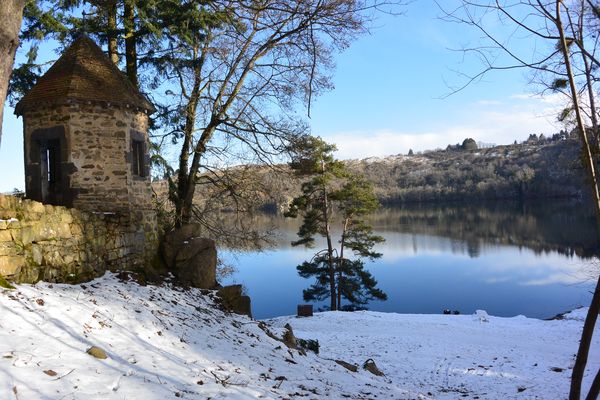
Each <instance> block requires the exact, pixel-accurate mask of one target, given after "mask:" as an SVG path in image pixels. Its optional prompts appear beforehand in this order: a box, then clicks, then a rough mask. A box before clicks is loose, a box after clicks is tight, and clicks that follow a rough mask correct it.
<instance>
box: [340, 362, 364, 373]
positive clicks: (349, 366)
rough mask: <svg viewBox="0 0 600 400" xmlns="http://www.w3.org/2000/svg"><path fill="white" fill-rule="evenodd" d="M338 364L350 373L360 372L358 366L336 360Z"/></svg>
mask: <svg viewBox="0 0 600 400" xmlns="http://www.w3.org/2000/svg"><path fill="white" fill-rule="evenodd" d="M335 362H336V363H338V364H339V365H341V366H342V367H344V368H346V369H347V370H348V371H352V372H358V366H357V365H354V364H350V363H349V362H346V361H343V360H335Z"/></svg>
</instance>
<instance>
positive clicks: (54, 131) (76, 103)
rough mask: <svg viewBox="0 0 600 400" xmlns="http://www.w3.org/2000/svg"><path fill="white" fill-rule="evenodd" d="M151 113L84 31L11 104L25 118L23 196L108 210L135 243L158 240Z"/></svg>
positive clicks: (90, 210) (87, 208) (63, 204)
mask: <svg viewBox="0 0 600 400" xmlns="http://www.w3.org/2000/svg"><path fill="white" fill-rule="evenodd" d="M154 111H155V109H154V107H153V106H152V104H151V103H150V102H149V101H148V100H147V99H146V98H145V97H144V96H143V95H142V94H141V93H140V92H139V90H138V89H137V88H136V87H134V85H132V84H131V82H130V81H129V80H128V79H127V77H126V76H125V75H124V74H123V73H122V72H121V71H120V70H119V69H118V68H117V67H116V66H115V65H114V64H113V63H112V62H111V61H110V59H109V58H108V57H107V56H106V55H105V54H104V53H103V51H102V50H101V49H100V48H99V47H98V46H97V45H96V44H95V43H94V42H93V41H92V40H91V39H90V38H88V37H87V36H85V35H81V36H80V37H79V38H77V39H76V40H75V41H74V42H73V43H72V44H71V46H70V47H69V48H68V49H67V50H66V51H65V53H64V54H63V55H62V56H61V57H60V58H59V59H58V60H57V61H56V62H55V63H54V65H52V67H50V69H49V70H48V71H47V72H46V74H44V76H42V77H41V78H40V79H39V80H38V82H37V83H36V85H35V86H34V87H33V88H32V89H31V90H30V91H29V92H28V93H27V94H26V95H25V96H24V97H23V98H22V99H21V101H20V102H19V103H18V104H17V106H16V107H15V114H16V115H18V116H22V117H23V136H24V150H25V177H26V183H25V189H26V196H27V197H28V198H30V199H32V200H37V201H40V202H42V203H45V204H53V205H61V206H66V207H73V208H77V209H80V210H83V211H88V212H94V213H100V214H104V215H113V216H114V219H115V221H117V222H118V224H120V225H121V226H122V227H124V228H126V229H129V230H130V231H131V234H132V235H133V237H132V242H134V243H135V242H137V243H139V241H140V240H141V241H143V238H142V237H141V235H146V239H148V235H150V236H151V237H152V238H154V239H155V237H156V214H155V212H154V211H153V207H152V189H151V186H150V159H149V156H148V147H149V140H148V133H147V130H148V116H149V115H150V114H152V113H153V112H154ZM134 237H135V238H134ZM146 241H147V240H146Z"/></svg>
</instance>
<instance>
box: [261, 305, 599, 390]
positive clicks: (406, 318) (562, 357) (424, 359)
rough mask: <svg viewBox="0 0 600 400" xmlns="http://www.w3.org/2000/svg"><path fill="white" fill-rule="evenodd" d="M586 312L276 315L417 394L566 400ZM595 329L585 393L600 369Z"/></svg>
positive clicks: (327, 354)
mask: <svg viewBox="0 0 600 400" xmlns="http://www.w3.org/2000/svg"><path fill="white" fill-rule="evenodd" d="M586 312H587V309H585V308H582V309H578V310H575V311H573V312H571V313H569V314H567V315H566V316H565V318H564V319H562V320H553V321H542V320H537V319H531V318H526V317H524V316H522V315H520V316H517V317H514V318H499V317H492V316H489V315H488V314H487V313H486V312H485V311H483V310H477V311H476V312H475V313H474V314H473V315H416V314H413V315H406V314H405V315H403V314H394V313H379V312H368V311H360V312H353V313H344V312H334V313H317V314H315V316H314V317H312V318H293V317H292V318H290V317H284V318H276V319H273V320H271V321H269V322H270V323H272V324H273V325H275V326H279V327H281V326H283V324H285V323H290V324H291V325H292V327H293V328H294V332H295V333H296V335H298V336H300V337H304V336H310V337H313V338H315V339H317V340H319V343H320V345H321V348H322V351H321V352H320V355H321V357H324V358H343V359H344V360H345V361H348V362H351V363H355V364H362V363H363V362H364V361H365V360H366V359H368V358H373V359H374V360H375V361H376V363H377V366H378V367H379V369H380V370H382V372H384V373H385V374H386V377H387V378H388V379H390V380H391V381H392V382H394V383H398V384H401V385H402V388H403V389H405V390H407V391H408V392H409V393H410V394H411V396H412V397H411V398H416V397H418V396H419V395H421V396H428V397H431V398H435V399H457V398H471V399H546V400H547V399H566V398H568V392H569V385H570V377H571V371H572V367H573V364H574V360H575V359H574V355H575V354H576V352H577V346H578V342H579V337H580V335H581V329H582V326H583V321H584V320H585V315H586ZM599 331H600V329H599V328H598V327H597V328H596V331H595V335H594V342H593V345H592V349H591V352H590V355H589V361H588V366H587V370H586V379H585V380H584V388H585V389H584V393H587V389H588V388H589V386H590V385H591V381H592V379H593V377H594V374H595V372H596V371H598V369H599V368H600V338H599V337H598V336H599V335H600V332H599Z"/></svg>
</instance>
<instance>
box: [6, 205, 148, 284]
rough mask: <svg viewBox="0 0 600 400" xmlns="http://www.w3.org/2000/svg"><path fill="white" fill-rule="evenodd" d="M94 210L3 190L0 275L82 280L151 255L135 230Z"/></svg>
mask: <svg viewBox="0 0 600 400" xmlns="http://www.w3.org/2000/svg"><path fill="white" fill-rule="evenodd" d="M128 226H129V225H127V224H124V223H123V221H121V218H120V217H119V216H118V215H116V214H111V213H90V212H85V211H81V210H77V209H72V208H66V207H61V206H52V205H44V204H42V203H39V202H36V201H32V200H23V199H19V198H17V197H14V196H0V275H3V276H4V277H6V278H7V279H8V280H10V281H13V282H21V283H22V282H26V283H34V282H37V281H39V280H44V281H48V282H72V283H76V282H83V281H88V280H91V279H93V278H95V277H98V276H101V275H102V274H104V272H105V271H106V270H107V269H110V270H118V269H127V270H135V269H137V268H143V267H144V266H145V265H147V264H146V263H147V262H148V261H149V260H148V259H147V258H148V254H146V253H145V249H144V246H143V242H142V245H141V246H140V242H139V238H138V237H137V233H136V232H135V230H132V229H131V228H128Z"/></svg>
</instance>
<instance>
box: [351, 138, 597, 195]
mask: <svg viewBox="0 0 600 400" xmlns="http://www.w3.org/2000/svg"><path fill="white" fill-rule="evenodd" d="M580 152H581V148H580V144H579V142H578V141H577V140H576V139H572V138H569V137H566V135H559V134H557V135H554V136H553V137H551V138H544V137H540V138H538V137H536V136H533V135H532V136H531V137H530V139H529V140H527V141H525V142H524V143H520V144H512V145H505V146H494V147H489V148H472V149H470V150H467V149H464V145H463V146H458V145H457V146H448V148H447V149H446V150H436V151H428V152H423V153H421V154H413V155H410V156H392V157H386V158H383V159H367V160H362V161H351V164H352V166H353V168H354V169H355V170H356V171H359V172H361V173H363V174H364V175H365V176H366V177H367V179H369V180H370V181H371V182H372V183H373V185H374V186H375V188H376V192H377V195H378V196H379V198H380V200H381V201H382V202H383V203H414V202H425V201H429V202H431V201H436V202H438V201H441V202H447V201H472V200H492V199H531V198H550V197H581V196H585V195H586V192H585V188H586V185H585V174H584V170H583V167H582V164H581V161H580Z"/></svg>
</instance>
